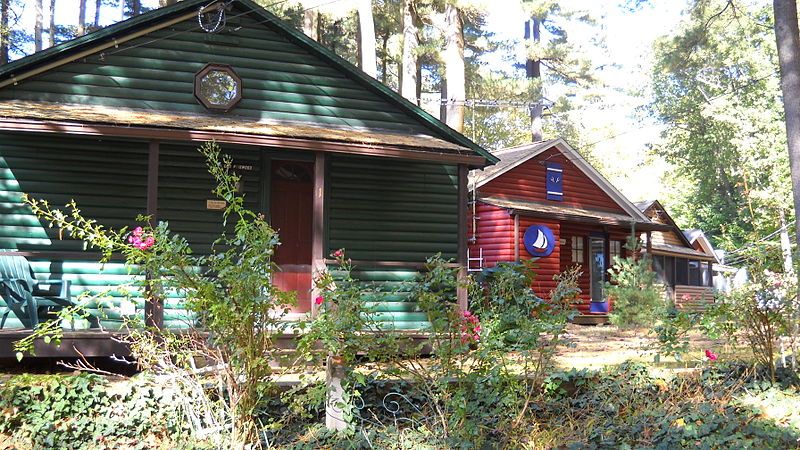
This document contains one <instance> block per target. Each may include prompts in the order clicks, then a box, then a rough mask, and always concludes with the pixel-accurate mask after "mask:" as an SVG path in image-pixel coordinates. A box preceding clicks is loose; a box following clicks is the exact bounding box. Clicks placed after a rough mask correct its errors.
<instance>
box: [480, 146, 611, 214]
mask: <svg viewBox="0 0 800 450" xmlns="http://www.w3.org/2000/svg"><path fill="white" fill-rule="evenodd" d="M544 161H548V162H556V163H559V164H561V165H562V167H563V168H564V172H563V177H564V179H563V192H564V200H563V201H560V202H557V201H551V202H552V203H553V204H555V205H559V206H577V207H581V208H589V209H600V210H605V211H611V212H616V213H623V214H625V213H626V212H625V210H624V209H622V207H621V206H619V205H618V204H617V202H615V201H614V200H613V199H612V198H611V197H609V196H608V195H607V194H606V193H605V192H603V191H602V190H601V189H599V188H598V187H597V185H596V184H595V183H594V181H592V180H591V179H590V178H589V177H587V176H586V175H585V174H584V173H583V172H582V171H581V170H580V169H578V168H577V167H576V166H575V165H574V164H573V163H572V162H570V161H568V160H567V158H566V157H564V155H563V154H562V153H561V152H560V151H558V150H557V149H551V150H547V151H546V152H544V153H542V154H541V155H539V156H538V157H536V158H534V159H531V160H528V161H526V162H524V163H523V164H520V165H519V166H518V167H515V168H513V169H511V170H509V171H508V172H506V173H504V174H503V175H501V176H499V177H498V178H496V179H494V180H492V181H490V182H488V183H487V184H485V185H484V186H482V187H480V188H479V189H478V191H479V194H480V195H481V196H495V195H496V196H504V197H514V198H522V199H525V200H533V201H541V202H548V200H547V198H546V191H547V190H546V186H545V172H546V167H545V165H544V164H543V162H544Z"/></svg>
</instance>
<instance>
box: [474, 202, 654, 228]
mask: <svg viewBox="0 0 800 450" xmlns="http://www.w3.org/2000/svg"><path fill="white" fill-rule="evenodd" d="M478 200H479V201H480V202H483V203H486V204H489V205H493V206H497V207H499V208H504V209H509V210H513V211H514V212H516V213H519V214H522V215H526V214H528V215H535V216H542V217H548V218H554V219H559V220H573V221H578V222H586V223H596V224H603V225H615V226H631V225H632V224H635V225H636V227H637V228H638V229H640V230H660V229H669V228H667V227H664V226H663V225H660V224H654V223H652V222H650V221H649V220H646V219H645V220H643V221H637V220H632V218H631V216H628V215H626V214H619V213H614V212H609V211H601V210H598V209H589V208H579V207H576V206H562V205H555V204H552V203H544V202H536V201H531V200H519V199H509V198H505V197H503V198H501V197H480V198H478Z"/></svg>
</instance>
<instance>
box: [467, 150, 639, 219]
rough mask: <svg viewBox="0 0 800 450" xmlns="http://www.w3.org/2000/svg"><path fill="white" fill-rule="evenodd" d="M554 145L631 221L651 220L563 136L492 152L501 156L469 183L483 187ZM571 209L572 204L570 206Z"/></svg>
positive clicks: (475, 174)
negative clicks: (626, 214)
mask: <svg viewBox="0 0 800 450" xmlns="http://www.w3.org/2000/svg"><path fill="white" fill-rule="evenodd" d="M551 148H555V149H557V150H558V151H560V152H561V153H562V154H564V156H566V158H567V159H568V160H569V161H570V162H571V163H573V164H574V165H575V166H576V167H577V168H578V169H579V170H580V171H582V172H583V173H584V174H585V175H586V176H587V177H589V179H590V180H592V182H593V183H594V184H595V185H596V186H597V187H599V188H600V189H601V190H602V191H603V192H605V193H606V194H607V195H608V196H609V197H611V199H612V200H614V202H615V203H617V204H618V205H619V206H620V207H621V208H622V209H623V210H624V211H625V212H626V213H628V214H629V217H627V220H628V222H630V221H631V219H633V220H634V221H635V222H636V223H649V222H650V220H649V219H648V218H647V217H645V215H644V214H643V213H642V211H641V210H639V208H637V207H636V206H635V205H634V204H633V203H631V201H630V200H628V199H627V198H626V197H625V196H624V195H622V193H621V192H620V191H619V190H617V188H616V187H614V185H612V184H611V183H610V182H609V181H608V180H607V179H606V178H605V177H603V175H601V174H600V172H598V171H597V169H595V168H594V167H593V166H592V165H591V164H589V162H588V161H586V159H584V158H583V156H581V154H580V153H578V151H577V150H575V149H574V148H572V146H570V145H569V144H568V143H567V142H566V141H565V140H564V139H563V138H558V139H551V140H547V141H539V142H534V143H531V144H524V145H520V146H517V147H509V148H503V149H499V150H494V151H492V154H493V155H495V156H496V157H497V158H499V159H500V161H499V162H497V163H496V164H495V165H493V166H488V167H485V168H483V169H476V170H473V171H471V172H470V180H469V186H470V189H471V190H476V189H480V187H481V186H483V185H485V184H487V183H489V182H490V181H492V180H494V179H496V178H498V177H500V176H501V175H503V174H505V173H506V172H508V171H510V170H511V169H514V168H515V167H518V166H520V165H521V164H523V163H525V162H527V161H530V160H531V159H533V158H535V157H537V156H539V155H541V154H542V153H543V152H545V151H547V150H549V149H551ZM570 208H571V207H570Z"/></svg>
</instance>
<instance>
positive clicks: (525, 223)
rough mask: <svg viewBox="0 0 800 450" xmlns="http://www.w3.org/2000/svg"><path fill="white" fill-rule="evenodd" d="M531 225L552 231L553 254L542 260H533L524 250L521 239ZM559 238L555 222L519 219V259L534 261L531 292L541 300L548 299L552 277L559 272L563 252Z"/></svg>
mask: <svg viewBox="0 0 800 450" xmlns="http://www.w3.org/2000/svg"><path fill="white" fill-rule="evenodd" d="M531 225H545V226H547V227H548V228H550V230H552V231H553V237H554V238H555V239H556V244H555V247H554V248H553V253H551V254H550V255H549V256H545V257H543V258H533V257H532V256H531V254H530V253H528V250H526V249H525V243H524V242H523V240H522V238H523V236H524V235H525V230H527V229H528V227H530V226H531ZM560 237H561V230H560V224H559V223H558V222H556V221H551V220H542V219H539V218H534V217H524V216H520V218H519V235H518V236H516V245H517V247H518V248H519V255H520V259H523V260H531V259H533V260H534V264H535V265H534V272H535V273H536V278H535V279H534V280H533V292H535V293H536V295H538V296H539V297H541V298H545V299H546V298H550V291H552V290H553V289H555V287H556V282H555V281H553V276H554V275H556V274H558V273H559V272H560V271H561V264H560V263H561V253H562V252H563V248H562V246H561V245H560V244H559V238H560Z"/></svg>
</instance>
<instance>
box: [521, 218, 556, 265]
mask: <svg viewBox="0 0 800 450" xmlns="http://www.w3.org/2000/svg"><path fill="white" fill-rule="evenodd" d="M522 242H523V244H525V250H527V251H528V253H529V254H530V255H531V256H534V257H537V258H542V257H545V256H550V254H551V253H553V250H554V249H555V248H556V239H555V236H554V235H553V231H552V230H551V229H550V228H548V227H547V226H545V225H531V226H529V227H528V229H527V230H525V234H524V235H523V236H522Z"/></svg>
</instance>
